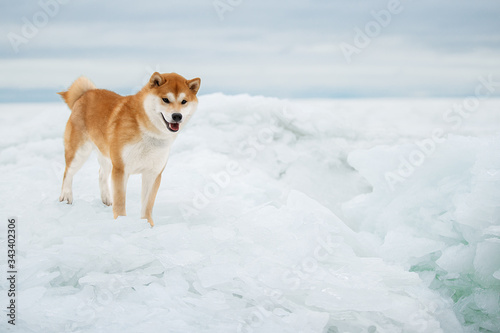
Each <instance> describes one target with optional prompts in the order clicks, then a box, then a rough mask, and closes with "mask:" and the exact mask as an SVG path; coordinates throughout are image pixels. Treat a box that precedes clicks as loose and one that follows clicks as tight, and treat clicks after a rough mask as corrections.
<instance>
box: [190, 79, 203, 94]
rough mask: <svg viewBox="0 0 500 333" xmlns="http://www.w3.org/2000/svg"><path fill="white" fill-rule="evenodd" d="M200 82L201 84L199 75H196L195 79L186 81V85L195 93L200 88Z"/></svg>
mask: <svg viewBox="0 0 500 333" xmlns="http://www.w3.org/2000/svg"><path fill="white" fill-rule="evenodd" d="M200 84H201V79H200V78H199V77H197V78H196V79H192V80H189V81H187V85H188V87H189V89H191V90H192V91H193V92H194V93H195V95H196V93H197V92H198V90H199V89H200Z"/></svg>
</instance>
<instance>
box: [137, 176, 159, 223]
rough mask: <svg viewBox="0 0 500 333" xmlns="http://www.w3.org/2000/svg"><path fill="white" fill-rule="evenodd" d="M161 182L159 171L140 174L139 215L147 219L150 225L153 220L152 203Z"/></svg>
mask: <svg viewBox="0 0 500 333" xmlns="http://www.w3.org/2000/svg"><path fill="white" fill-rule="evenodd" d="M160 183H161V172H160V173H159V174H157V173H151V172H148V173H143V174H142V193H141V204H142V208H141V216H142V218H143V219H147V220H148V222H149V224H151V226H154V222H153V216H152V214H153V205H154V203H155V198H156V194H157V193H158V188H159V187H160Z"/></svg>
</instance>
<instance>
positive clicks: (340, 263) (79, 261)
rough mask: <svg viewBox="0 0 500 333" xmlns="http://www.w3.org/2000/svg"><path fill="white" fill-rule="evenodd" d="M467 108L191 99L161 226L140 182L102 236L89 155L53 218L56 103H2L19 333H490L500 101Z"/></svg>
mask: <svg viewBox="0 0 500 333" xmlns="http://www.w3.org/2000/svg"><path fill="white" fill-rule="evenodd" d="M462 102H463V101H462V100H460V99H457V100H405V99H402V100H390V99H386V100H291V101H283V100H278V99H272V98H264V97H250V96H246V95H239V96H225V95H222V94H213V95H206V96H202V97H201V98H200V103H199V104H200V106H199V109H198V111H197V113H196V114H195V116H194V117H193V118H192V120H191V123H190V124H189V126H188V127H187V128H186V129H185V131H184V132H183V133H180V135H179V137H178V139H177V142H176V143H175V144H174V146H173V148H172V154H171V157H170V160H169V162H168V165H167V168H166V169H165V172H164V177H163V180H162V185H161V187H160V190H159V193H158V197H157V199H156V204H155V208H154V212H153V215H154V218H155V224H156V225H155V227H154V228H150V227H149V224H148V223H147V222H146V221H145V220H141V219H140V177H139V176H133V177H131V178H130V180H129V185H128V190H127V195H128V197H127V212H128V216H127V217H121V218H119V219H118V220H113V214H112V211H111V208H110V207H107V206H105V205H103V204H102V202H101V199H100V195H99V185H98V168H99V167H98V164H97V159H96V156H95V154H93V155H92V156H91V158H90V159H89V161H88V162H87V164H85V165H84V167H83V168H82V170H81V171H80V172H79V173H78V174H77V175H76V176H75V179H74V188H73V194H74V202H73V205H67V204H64V203H60V202H58V197H59V191H60V186H61V180H62V173H63V171H64V165H63V161H64V148H63V142H62V135H63V131H64V126H65V122H66V120H67V118H68V116H69V110H67V108H66V107H65V105H64V104H63V103H62V102H61V103H57V104H3V105H0V123H1V124H2V125H1V126H2V128H1V129H2V130H1V131H0V139H1V140H0V146H1V151H0V186H1V192H0V202H1V206H0V207H1V212H2V216H3V218H4V219H5V220H6V218H7V216H12V215H13V216H17V217H18V218H19V222H18V227H17V232H18V240H17V250H18V252H17V262H18V271H19V274H18V281H17V288H18V291H19V293H18V302H17V304H18V315H17V325H16V329H17V331H19V332H273V333H275V332H318V333H334V332H342V333H344V332H371V333H373V332H432V333H434V332H453V333H455V332H478V331H482V332H498V327H500V306H499V297H500V296H499V295H500V100H495V99H491V100H488V99H484V100H481V102H480V105H479V107H477V108H476V109H475V110H474V111H473V112H469V113H464V116H462V117H463V118H461V121H460V124H458V121H457V122H450V121H449V120H450V119H449V118H448V120H447V118H446V117H445V116H444V115H445V114H447V112H448V111H449V110H450V109H451V107H452V106H453V104H455V103H462ZM455 116H457V115H455ZM456 119H457V118H455V120H456ZM0 243H1V247H2V248H3V249H5V250H4V251H3V252H4V254H3V256H4V258H6V256H7V251H6V248H7V247H6V221H4V223H2V224H1V228H0ZM0 255H1V254H0ZM4 258H2V260H1V261H0V265H1V268H2V270H1V271H2V272H6V271H7V266H6V261H5V260H4ZM0 281H1V282H0V287H1V288H2V291H1V292H0V293H1V295H0V300H1V302H2V303H1V304H0V305H1V308H2V309H3V310H2V311H3V319H2V320H1V321H0V325H1V326H0V328H1V330H2V331H3V330H4V329H5V328H6V327H7V322H6V319H5V318H6V316H5V313H6V306H7V303H6V302H7V295H6V289H7V287H8V285H7V283H8V281H7V280H6V279H5V277H0Z"/></svg>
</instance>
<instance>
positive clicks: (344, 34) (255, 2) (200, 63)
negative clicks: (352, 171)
mask: <svg viewBox="0 0 500 333" xmlns="http://www.w3.org/2000/svg"><path fill="white" fill-rule="evenodd" d="M0 35H1V37H2V38H1V39H0V102H11V101H16V102H22V101H30V102H33V101H57V100H58V96H57V95H56V94H55V92H56V91H60V90H63V89H65V88H67V87H68V86H69V85H70V84H71V82H72V81H73V80H75V79H76V78H77V77H78V76H80V75H85V76H87V77H89V78H90V79H91V80H93V81H94V82H95V83H96V85H97V86H98V87H100V88H106V89H111V90H115V91H118V92H120V93H122V94H131V93H135V92H136V91H137V90H138V89H139V87H140V86H141V85H143V84H144V83H145V81H146V80H147V79H148V78H149V76H150V75H151V74H152V73H153V72H154V71H160V72H177V73H179V74H181V75H183V76H185V77H187V78H193V77H200V78H201V79H202V88H201V90H200V94H209V93H213V92H223V93H225V94H239V93H248V94H251V95H265V96H274V97H280V98H331V97H334V98H335V97H340V98H345V97H354V98H357V97H360V98H364V97H458V96H469V95H473V94H474V89H475V87H476V86H477V84H478V82H479V81H478V77H480V76H482V77H487V76H489V75H490V76H492V78H493V80H494V81H495V82H499V84H498V89H496V91H495V92H494V95H496V96H500V2H499V1H498V0H482V1H475V2H473V1H470V0H469V1H466V0H458V1H457V0H455V1H451V0H445V1H439V2H436V1H430V0H421V1H417V0H413V1H410V0H401V1H398V0H389V1H378V0H371V1H369V0H366V1H347V0H344V1H340V0H303V1H298V0H288V1H273V2H271V1H269V0H268V1H264V0H191V1H182V2H181V1H137V2H125V1H116V0H113V1H94V0H92V1H82V0H64V1H63V0H59V1H57V0H41V1H9V2H6V1H3V2H2V3H1V4H0Z"/></svg>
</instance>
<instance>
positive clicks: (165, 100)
mask: <svg viewBox="0 0 500 333" xmlns="http://www.w3.org/2000/svg"><path fill="white" fill-rule="evenodd" d="M162 100H163V101H164V102H165V103H167V104H168V103H170V101H169V100H168V98H166V97H165V98H162Z"/></svg>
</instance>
